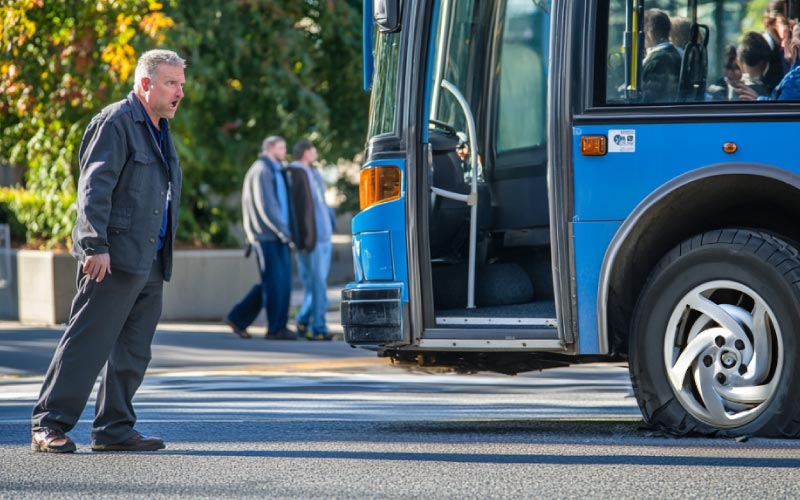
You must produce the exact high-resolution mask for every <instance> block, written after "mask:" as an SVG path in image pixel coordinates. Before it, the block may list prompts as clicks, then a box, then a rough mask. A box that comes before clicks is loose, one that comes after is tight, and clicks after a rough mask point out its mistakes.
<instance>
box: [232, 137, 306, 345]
mask: <svg viewBox="0 0 800 500" xmlns="http://www.w3.org/2000/svg"><path fill="white" fill-rule="evenodd" d="M285 159H286V141H285V140H284V139H283V138H282V137H278V136H275V135H273V136H270V137H267V138H266V139H264V142H263V144H262V146H261V155H259V157H258V159H256V161H255V162H254V163H253V165H252V166H251V167H250V169H249V170H248V171H247V174H246V175H245V178H244V185H243V186H242V224H243V225H244V232H245V235H246V236H247V241H248V243H249V244H250V245H251V248H252V249H253V250H254V251H255V254H256V258H257V259H258V271H259V275H260V277H261V282H260V283H258V284H256V285H254V286H253V288H251V289H250V291H249V292H248V293H247V295H245V296H244V298H242V300H240V301H239V302H238V303H237V304H236V305H235V306H233V309H231V311H230V312H229V313H228V315H227V316H226V317H225V323H226V324H227V325H228V326H230V327H231V329H232V330H233V332H234V333H235V334H236V335H238V336H239V337H241V338H250V334H249V333H248V332H247V327H248V326H250V324H251V323H253V321H254V320H255V319H256V317H257V316H258V313H259V312H261V308H262V307H264V308H266V310H267V335H266V337H265V338H266V339H267V340H273V339H274V340H295V339H296V338H297V334H296V333H294V332H291V331H289V330H287V329H286V323H287V322H288V319H289V299H290V297H291V293H292V261H291V254H290V250H289V247H290V245H291V233H290V221H291V212H290V206H289V195H288V191H287V187H286V178H285V177H284V171H283V161H284V160H285Z"/></svg>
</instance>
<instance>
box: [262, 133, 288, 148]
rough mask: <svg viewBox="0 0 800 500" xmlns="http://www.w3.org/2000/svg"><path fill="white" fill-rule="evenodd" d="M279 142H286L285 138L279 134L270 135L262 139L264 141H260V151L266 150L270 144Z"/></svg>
mask: <svg viewBox="0 0 800 500" xmlns="http://www.w3.org/2000/svg"><path fill="white" fill-rule="evenodd" d="M279 142H286V139H284V138H283V137H281V136H279V135H271V136H269V137H267V138H266V139H264V142H262V143H261V151H266V150H267V149H269V148H271V147H272V146H274V145H276V144H278V143H279Z"/></svg>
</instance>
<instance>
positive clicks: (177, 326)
mask: <svg viewBox="0 0 800 500" xmlns="http://www.w3.org/2000/svg"><path fill="white" fill-rule="evenodd" d="M342 289H344V284H340V285H329V286H328V313H327V314H326V315H325V319H326V322H327V324H328V331H329V332H331V333H333V334H336V335H338V336H341V334H342V333H343V332H342V324H341V313H340V309H339V308H340V306H341V302H342ZM302 302H303V290H302V289H301V288H294V289H293V290H292V295H291V299H290V306H289V327H290V328H292V329H294V317H295V315H296V314H297V311H298V310H299V309H300V305H301V304H302ZM232 306H233V304H231V307H232ZM222 320H223V318H220V320H219V321H162V322H160V323H159V326H158V329H159V330H169V331H175V332H195V333H200V332H202V333H231V330H230V328H228V327H227V326H226V325H225V324H224V323H223V322H222ZM65 326H66V325H64V324H61V325H45V324H41V325H36V324H33V325H31V324H22V323H20V322H19V321H5V320H0V332H3V331H6V332H8V331H14V330H18V331H45V330H51V331H59V332H63V331H64V328H65ZM266 326H267V321H266V314H265V313H264V311H263V310H262V311H261V313H260V314H259V315H258V317H257V318H256V320H255V321H254V322H253V324H252V325H251V326H250V328H249V330H250V331H251V333H253V334H254V336H263V335H264V331H265V329H266ZM340 340H341V338H340ZM1 349H2V347H0V350H1Z"/></svg>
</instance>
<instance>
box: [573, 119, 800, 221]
mask: <svg viewBox="0 0 800 500" xmlns="http://www.w3.org/2000/svg"><path fill="white" fill-rule="evenodd" d="M792 129H794V130H795V132H792V131H791V130H792ZM798 129H800V126H797V125H793V124H792V125H789V124H788V123H736V124H735V125H733V124H731V123H681V124H638V125H633V126H632V125H627V126H626V125H602V126H600V125H591V126H580V127H574V128H573V151H574V155H573V158H574V183H575V185H574V195H575V211H574V218H575V220H576V221H584V222H585V221H609V220H616V221H622V220H624V219H625V218H626V217H627V216H628V215H629V214H630V213H631V211H632V210H633V209H634V208H635V207H636V205H638V204H639V203H640V202H641V201H642V200H643V199H644V198H645V197H646V196H647V195H648V194H650V193H651V192H653V191H654V190H655V189H656V188H658V187H659V186H661V185H662V184H665V183H666V182H668V181H669V180H671V179H674V178H675V177H677V176H679V175H681V174H683V173H685V172H688V171H690V170H694V169H697V168H700V167H705V166H708V165H714V164H719V163H729V162H753V163H761V164H768V165H775V166H779V167H784V168H785V167H791V169H793V170H795V171H797V170H798V164H797V162H791V164H790V163H789V162H787V161H786V160H787V159H788V158H789V155H788V154H787V150H786V149H785V148H784V147H779V146H778V143H777V142H776V141H777V138H779V137H794V136H795V135H796V133H797V132H798V131H800V130H798ZM589 134H592V135H594V134H599V135H607V136H608V150H609V151H608V154H606V155H605V156H591V157H589V156H581V153H580V151H581V148H580V139H581V135H589ZM615 139H616V141H615ZM615 142H618V144H615ZM727 142H734V143H736V144H737V145H738V152H737V153H736V154H727V153H725V152H724V151H723V149H722V146H723V144H725V143H727ZM615 150H619V152H617V151H615Z"/></svg>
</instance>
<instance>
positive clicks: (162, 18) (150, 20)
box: [139, 3, 175, 45]
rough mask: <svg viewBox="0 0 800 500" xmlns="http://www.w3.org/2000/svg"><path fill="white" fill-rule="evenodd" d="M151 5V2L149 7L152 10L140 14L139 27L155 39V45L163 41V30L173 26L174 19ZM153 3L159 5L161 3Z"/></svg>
mask: <svg viewBox="0 0 800 500" xmlns="http://www.w3.org/2000/svg"><path fill="white" fill-rule="evenodd" d="M153 5H154V4H153V3H151V4H150V8H151V9H152V10H154V12H150V13H148V14H145V15H144V16H142V20H141V21H139V29H140V30H141V31H142V33H144V34H145V35H147V36H149V37H150V38H152V39H153V40H155V41H156V45H161V44H163V43H164V38H165V36H164V33H163V30H165V29H169V28H172V27H173V26H175V21H173V20H172V19H171V18H169V17H167V16H166V15H164V13H163V12H157V11H155V9H153ZM155 5H158V6H160V5H161V4H155Z"/></svg>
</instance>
